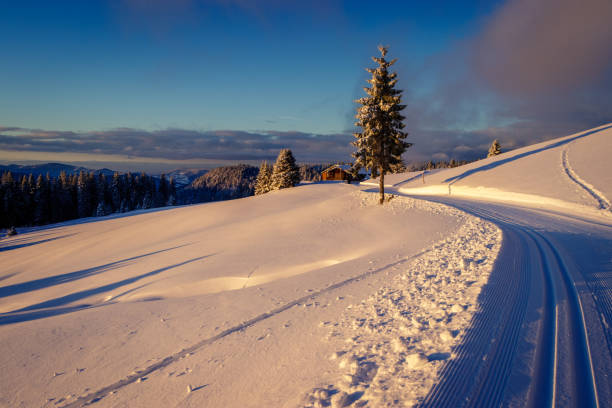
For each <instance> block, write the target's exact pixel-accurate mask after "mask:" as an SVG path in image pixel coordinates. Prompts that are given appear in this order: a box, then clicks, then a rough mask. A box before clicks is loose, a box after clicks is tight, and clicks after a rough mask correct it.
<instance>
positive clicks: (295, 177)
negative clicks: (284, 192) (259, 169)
mask: <svg viewBox="0 0 612 408" xmlns="http://www.w3.org/2000/svg"><path fill="white" fill-rule="evenodd" d="M299 182H300V169H299V168H298V166H297V165H296V164H295V158H294V157H293V153H291V150H289V149H282V150H281V151H280V153H278V157H277V158H276V163H274V168H273V170H272V179H271V183H270V187H271V189H272V190H280V189H281V188H287V187H293V186H296V185H298V184H299Z"/></svg>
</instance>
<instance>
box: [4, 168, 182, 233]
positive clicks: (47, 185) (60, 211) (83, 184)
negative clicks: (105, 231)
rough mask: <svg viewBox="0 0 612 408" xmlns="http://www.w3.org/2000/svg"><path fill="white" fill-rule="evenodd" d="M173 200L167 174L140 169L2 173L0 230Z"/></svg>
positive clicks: (172, 192) (172, 183)
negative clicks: (137, 172) (55, 174)
mask: <svg viewBox="0 0 612 408" xmlns="http://www.w3.org/2000/svg"><path fill="white" fill-rule="evenodd" d="M174 204H176V188H175V185H174V180H172V178H171V179H170V180H167V179H166V177H165V176H164V175H162V176H161V178H160V179H156V178H154V177H152V176H149V175H146V174H144V173H142V174H140V175H132V174H131V173H127V174H119V173H115V174H114V175H113V177H107V176H105V175H104V174H98V175H96V174H94V173H86V172H84V171H81V172H80V173H79V174H78V175H77V174H72V175H67V174H66V173H65V172H63V171H62V172H61V173H60V175H59V177H50V176H49V175H48V174H47V176H46V177H43V176H42V175H39V176H38V177H37V178H36V180H35V179H34V176H33V175H32V174H30V175H28V176H25V175H24V176H22V177H21V180H18V179H15V178H13V175H12V174H11V172H10V171H9V172H5V173H3V174H2V178H1V179H0V210H1V211H0V228H9V227H12V226H27V225H44V224H49V223H55V222H61V221H66V220H71V219H75V218H81V217H91V216H104V215H108V214H111V213H114V212H126V211H131V210H134V209H141V208H153V207H162V206H166V205H174Z"/></svg>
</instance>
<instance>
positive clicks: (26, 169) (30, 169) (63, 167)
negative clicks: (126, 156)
mask: <svg viewBox="0 0 612 408" xmlns="http://www.w3.org/2000/svg"><path fill="white" fill-rule="evenodd" d="M6 171H10V172H11V173H13V175H22V174H26V175H28V174H30V173H31V174H32V175H34V176H35V177H36V176H38V175H39V174H42V175H43V176H44V175H46V174H47V173H49V176H51V177H58V176H59V175H60V173H61V172H62V171H65V172H66V174H79V173H80V172H81V171H84V172H87V173H90V172H93V173H94V174H104V175H107V176H112V175H113V174H114V171H113V170H110V169H106V168H104V169H98V170H93V169H88V168H86V167H80V166H73V165H70V164H62V163H44V164H33V165H21V164H8V165H1V164H0V174H1V173H4V172H6Z"/></svg>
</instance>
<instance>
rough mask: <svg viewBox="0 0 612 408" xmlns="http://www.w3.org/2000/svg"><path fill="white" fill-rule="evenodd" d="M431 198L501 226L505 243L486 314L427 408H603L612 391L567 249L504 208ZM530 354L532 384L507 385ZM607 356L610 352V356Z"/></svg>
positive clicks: (474, 325)
mask: <svg viewBox="0 0 612 408" xmlns="http://www.w3.org/2000/svg"><path fill="white" fill-rule="evenodd" d="M428 200H431V201H435V202H442V203H446V204H448V205H452V206H454V207H456V208H458V209H461V210H463V211H466V212H468V213H471V214H473V215H476V216H478V217H481V218H483V219H485V220H488V221H491V222H493V223H495V224H497V225H498V226H499V227H500V228H501V229H502V231H503V233H504V244H503V246H502V250H501V253H500V257H499V258H498V261H497V263H496V268H495V270H494V271H493V273H492V275H491V281H490V283H489V285H488V286H487V287H485V288H484V289H483V293H482V299H481V301H482V313H481V314H477V315H476V316H475V318H474V320H473V323H472V327H471V328H470V330H469V331H470V334H469V335H466V337H465V341H464V342H463V343H462V344H461V345H460V346H458V347H457V349H456V353H457V358H456V359H454V360H451V361H449V362H448V363H447V364H446V366H445V367H444V368H443V370H442V371H441V375H440V381H439V382H438V384H436V386H434V387H433V388H432V390H431V392H430V393H429V395H428V396H427V397H426V398H425V400H424V401H423V403H422V404H421V406H426V407H443V406H455V407H489V406H491V407H493V406H508V405H512V404H514V405H517V404H518V405H519V406H528V407H554V406H557V405H562V406H568V405H569V406H581V407H600V406H601V405H600V400H601V398H600V397H599V395H600V394H602V395H603V394H606V395H607V394H609V391H606V388H607V385H605V384H603V385H601V384H598V381H597V380H598V379H597V378H596V374H595V370H594V357H593V356H592V350H591V347H590V344H589V330H588V329H589V328H588V327H587V324H586V319H585V312H584V309H583V305H582V301H581V297H580V294H579V293H578V290H577V288H576V284H575V282H574V279H573V278H572V275H571V273H570V272H569V270H568V268H567V266H566V263H565V261H564V259H563V256H562V254H561V251H560V250H559V249H558V248H557V247H556V246H555V245H554V244H553V242H552V241H551V240H550V239H549V238H547V236H546V234H545V233H543V232H541V231H538V230H537V229H536V228H533V227H530V226H529V225H528V224H527V223H525V222H524V221H522V220H518V219H516V217H514V216H505V215H502V212H500V211H496V210H498V209H499V208H503V207H502V206H498V207H497V208H495V209H490V208H487V205H486V204H483V203H473V202H467V201H462V200H453V199H449V198H440V197H429V198H428ZM527 293H529V296H527ZM528 297H529V299H527V298H528ZM538 299H541V301H540V302H538ZM527 305H529V307H528V306H527ZM534 306H535V307H536V308H538V309H539V310H541V315H540V317H539V321H538V327H537V340H536V342H535V350H533V351H532V352H525V351H524V343H523V346H522V347H521V339H523V338H524V337H525V336H526V335H527V330H528V328H527V326H528V324H529V322H528V321H526V313H525V309H527V310H530V309H531V308H532V307H534ZM519 333H520V334H519ZM516 335H518V337H515V336H516ZM517 340H518V341H517ZM523 340H524V339H523ZM598 352H599V353H602V352H603V353H604V354H605V352H606V350H598ZM525 358H528V359H530V360H531V365H530V367H531V368H530V372H531V378H530V381H529V384H528V386H527V387H526V389H523V390H520V391H519V392H517V390H516V387H515V388H514V389H512V390H509V389H508V382H509V381H512V380H513V378H516V376H517V375H518V374H517V372H518V371H520V370H521V366H522V365H523V364H524V363H525V362H524V361H520V360H521V359H525ZM604 360H608V361H609V360H610V356H606V355H604ZM523 373H524V369H523ZM604 380H605V379H604ZM604 400H605V399H604Z"/></svg>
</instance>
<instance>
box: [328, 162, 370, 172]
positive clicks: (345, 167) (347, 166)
mask: <svg viewBox="0 0 612 408" xmlns="http://www.w3.org/2000/svg"><path fill="white" fill-rule="evenodd" d="M334 169H340V170H343V171H346V172H347V173H352V171H353V166H351V165H350V164H334V165H333V166H329V167H328V168H326V169H325V170H323V171H322V173H325V172H326V171H330V170H334ZM358 173H359V174H365V175H369V174H370V173H369V172H367V171H366V170H365V169H364V168H361V169H359V172H358Z"/></svg>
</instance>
